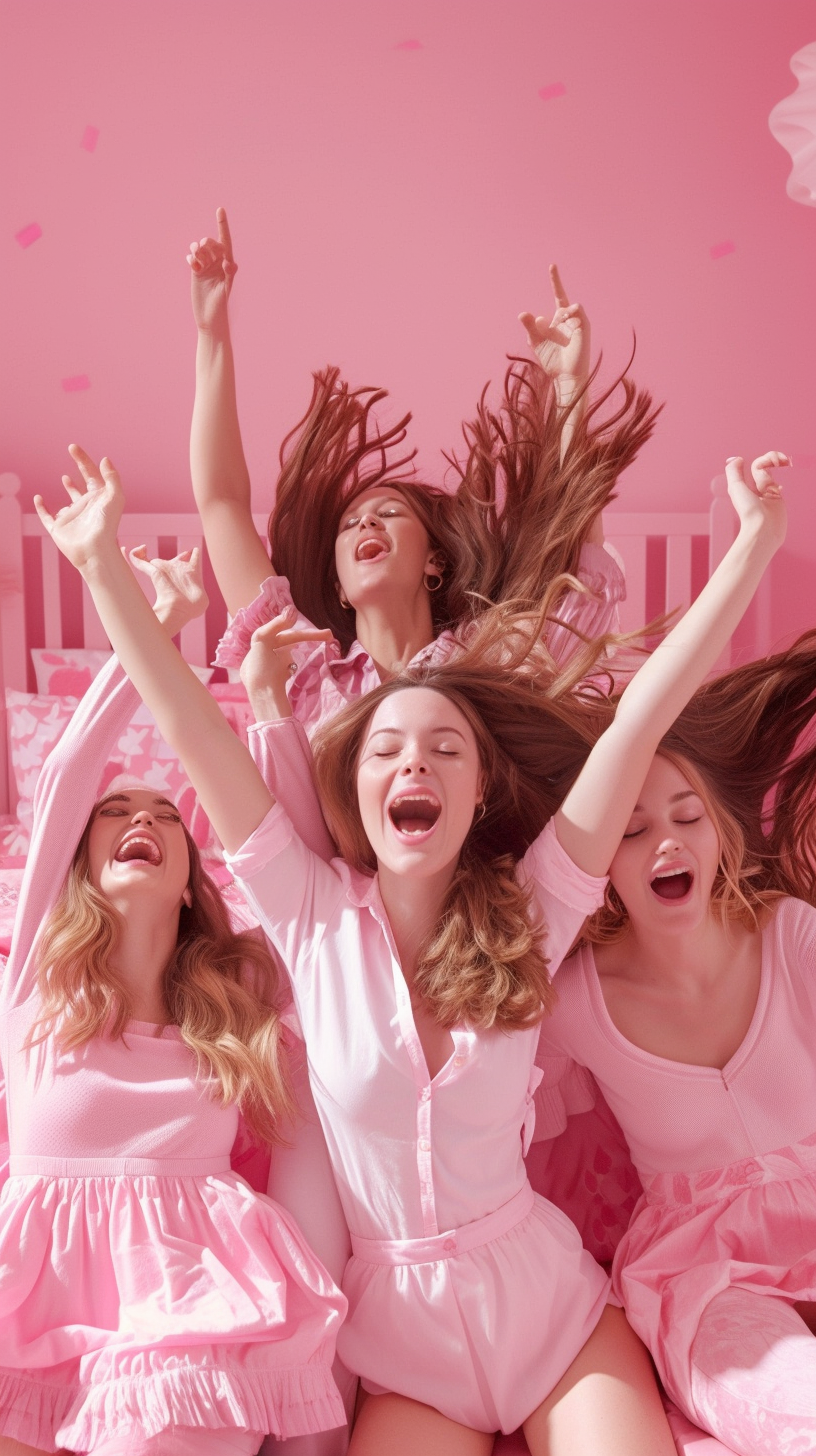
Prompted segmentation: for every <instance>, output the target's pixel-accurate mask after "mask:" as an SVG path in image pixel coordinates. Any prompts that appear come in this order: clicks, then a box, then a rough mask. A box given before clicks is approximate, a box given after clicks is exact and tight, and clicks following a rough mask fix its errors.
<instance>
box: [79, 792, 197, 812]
mask: <svg viewBox="0 0 816 1456" xmlns="http://www.w3.org/2000/svg"><path fill="white" fill-rule="evenodd" d="M132 803H133V800H132V798H131V796H130V794H106V795H105V797H104V799H100V800H99V803H98V804H97V806H96V807H97V809H101V808H102V807H103V806H104V805H105V804H132ZM153 803H154V804H156V805H157V806H161V805H164V806H165V807H166V808H168V809H174V810H175V812H176V813H178V809H177V808H176V805H175V804H174V803H173V801H172V799H162V798H160V797H159V798H155V799H154V800H153Z"/></svg>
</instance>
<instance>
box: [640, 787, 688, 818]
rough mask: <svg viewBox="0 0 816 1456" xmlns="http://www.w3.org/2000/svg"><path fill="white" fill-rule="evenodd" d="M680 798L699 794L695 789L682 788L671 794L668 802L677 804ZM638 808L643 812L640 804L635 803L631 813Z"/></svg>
mask: <svg viewBox="0 0 816 1456" xmlns="http://www.w3.org/2000/svg"><path fill="white" fill-rule="evenodd" d="M681 799H700V795H699V794H698V793H697V790H696V789H683V790H681V792H680V793H679V794H672V796H671V798H670V799H669V803H670V804H679V802H680V800H681ZM702 802H703V801H702V799H700V803H701V804H702ZM638 810H640V812H641V813H642V812H643V805H642V804H635V807H634V809H633V810H632V813H633V814H637V812H638Z"/></svg>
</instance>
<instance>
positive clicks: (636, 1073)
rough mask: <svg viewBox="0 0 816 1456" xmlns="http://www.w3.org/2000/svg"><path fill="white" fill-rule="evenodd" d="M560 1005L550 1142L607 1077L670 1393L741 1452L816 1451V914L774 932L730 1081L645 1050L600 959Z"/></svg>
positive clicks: (628, 1259)
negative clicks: (635, 1194)
mask: <svg viewBox="0 0 816 1456" xmlns="http://www.w3.org/2000/svg"><path fill="white" fill-rule="evenodd" d="M558 993H559V999H558V1004H557V1006H556V1008H555V1011H554V1013H553V1015H552V1016H551V1017H548V1018H547V1019H546V1020H545V1021H544V1023H543V1025H542V1030H541V1038H540V1046H539V1052H538V1057H537V1061H538V1065H539V1068H540V1069H541V1070H542V1072H543V1080H542V1084H541V1086H540V1088H539V1090H538V1092H537V1097H536V1101H537V1107H538V1111H539V1120H538V1131H542V1132H545V1133H546V1130H547V1127H548V1125H549V1123H550V1122H551V1120H552V1117H553V1114H554V1108H555V1105H556V1104H557V1102H558V1101H559V1099H560V1097H561V1095H562V1091H563V1089H564V1088H565V1087H566V1088H567V1089H568V1096H571V1097H575V1098H577V1097H580V1096H582V1095H583V1096H584V1097H591V1095H592V1085H593V1078H594V1080H595V1082H597V1085H598V1086H599V1087H600V1088H601V1090H602V1092H603V1093H604V1096H605V1097H606V1100H607V1102H608V1104H609V1106H610V1107H611V1109H612V1111H613V1113H614V1114H615V1116H616V1117H617V1119H618V1121H619V1123H620V1125H621V1127H622V1128H623V1131H624V1133H625V1134H626V1137H627V1139H628V1142H629V1146H630V1148H631V1151H632V1156H633V1158H634V1162H635V1166H636V1168H637V1170H638V1172H639V1174H640V1178H641V1181H642V1184H643V1196H642V1198H641V1200H640V1201H639V1203H638V1205H637V1208H636V1209H635V1213H634V1216H633V1218H632V1222H631V1224H630V1226H629V1230H628V1232H627V1233H626V1234H625V1235H624V1237H623V1239H622V1241H621V1243H620V1244H619V1246H618V1250H617V1254H616V1256H615V1261H614V1265H613V1286H614V1288H615V1291H616V1292H617V1294H618V1295H619V1296H620V1298H621V1299H622V1301H623V1303H624V1306H625V1308H626V1312H627V1314H628V1316H629V1319H630V1322H631V1323H632V1325H633V1326H634V1328H635V1329H636V1330H637V1332H638V1334H639V1335H640V1336H641V1338H642V1339H643V1340H644V1342H645V1343H646V1344H647V1345H648V1347H649V1349H650V1350H651V1352H652V1355H653V1356H654V1360H655V1363H656V1365H657V1368H658V1371H659V1374H660V1376H661V1379H662V1380H663V1383H664V1385H665V1387H666V1389H667V1390H668V1392H669V1393H670V1395H671V1396H672V1397H673V1398H674V1400H675V1401H676V1402H677V1404H678V1405H679V1406H680V1407H681V1409H682V1410H684V1411H685V1412H686V1414H687V1415H688V1416H689V1417H690V1418H691V1419H692V1420H695V1421H696V1422H697V1423H698V1424H699V1425H700V1426H702V1427H703V1428H704V1429H706V1430H708V1431H711V1432H712V1434H713V1435H715V1436H717V1437H718V1438H720V1439H721V1440H722V1441H723V1442H724V1443H725V1444H726V1445H727V1446H728V1447H729V1448H730V1449H733V1450H734V1451H737V1452H745V1453H748V1456H754V1453H763V1456H765V1453H767V1456H800V1453H803V1452H813V1451H816V1339H814V1337H813V1335H812V1334H810V1333H809V1331H808V1330H807V1329H806V1327H805V1325H804V1324H803V1322H802V1320H801V1319H800V1317H799V1315H798V1314H797V1312H796V1310H795V1309H794V1304H795V1303H796V1302H798V1301H804V1302H808V1303H810V1302H814V1301H816V910H814V909H812V908H811V906H809V905H806V904H804V903H803V902H802V901H800V900H793V899H788V900H783V901H781V902H780V903H779V905H778V907H777V909H776V911H775V914H774V915H773V918H772V919H771V920H770V922H769V923H768V924H767V925H766V926H765V929H764V930H763V932H762V974H761V981H760V991H759V997H758V1000H757V1005H756V1009H755V1011H754V1016H753V1019H752V1022H751V1025H750V1027H749V1030H748V1033H747V1035H746V1037H745V1039H744V1041H743V1043H742V1045H741V1046H740V1047H739V1049H738V1050H737V1052H736V1053H735V1055H734V1056H733V1057H732V1058H731V1060H730V1061H729V1062H728V1063H727V1064H726V1066H725V1067H723V1068H722V1070H719V1069H718V1068H716V1067H705V1066H702V1067H701V1066H690V1065H687V1064H686V1063H682V1062H673V1061H667V1060H665V1059H663V1058H660V1057H656V1056H653V1055H652V1054H651V1053H649V1052H645V1051H643V1050H641V1049H640V1048H639V1047H637V1046H635V1045H633V1043H631V1042H629V1041H628V1040H627V1039H626V1038H625V1037H624V1036H623V1035H622V1034H621V1033H620V1032H619V1031H618V1030H617V1028H616V1027H615V1025H614V1023H613V1021H612V1019H611V1017H610V1016H609V1014H608V1012H607V1010H606V1006H605V1003H604V999H603V993H602V990H601V985H600V981H599V979H598V974H597V971H596V969H595V962H594V958H593V956H592V953H591V951H590V950H589V949H587V948H584V949H582V950H580V951H579V952H578V953H577V954H576V955H575V956H573V957H572V958H571V959H570V960H569V961H567V962H566V964H565V965H564V966H562V968H561V971H560V972H559V975H558ZM590 1073H591V1076H590ZM569 1089H572V1090H571V1091H570V1090H569Z"/></svg>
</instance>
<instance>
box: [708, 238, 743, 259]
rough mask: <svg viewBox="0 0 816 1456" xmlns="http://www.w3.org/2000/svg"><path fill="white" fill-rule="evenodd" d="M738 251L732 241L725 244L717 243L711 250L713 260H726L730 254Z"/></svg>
mask: <svg viewBox="0 0 816 1456" xmlns="http://www.w3.org/2000/svg"><path fill="white" fill-rule="evenodd" d="M736 251H737V250H736V248H735V246H734V244H733V243H732V242H731V241H730V239H726V241H725V242H724V243H715V244H714V246H713V248H710V249H709V252H710V253H711V256H712V258H726V257H727V256H728V254H729V253H736Z"/></svg>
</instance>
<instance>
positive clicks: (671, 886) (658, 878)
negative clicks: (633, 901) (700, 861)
mask: <svg viewBox="0 0 816 1456" xmlns="http://www.w3.org/2000/svg"><path fill="white" fill-rule="evenodd" d="M693 884H694V876H693V874H692V873H691V870H668V871H667V872H666V874H663V875H655V877H654V879H653V880H651V881H650V885H651V888H652V892H653V893H654V894H655V895H657V898H658V899H659V900H672V901H676V900H685V898H686V896H687V895H690V894H691V887H692V885H693Z"/></svg>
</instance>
